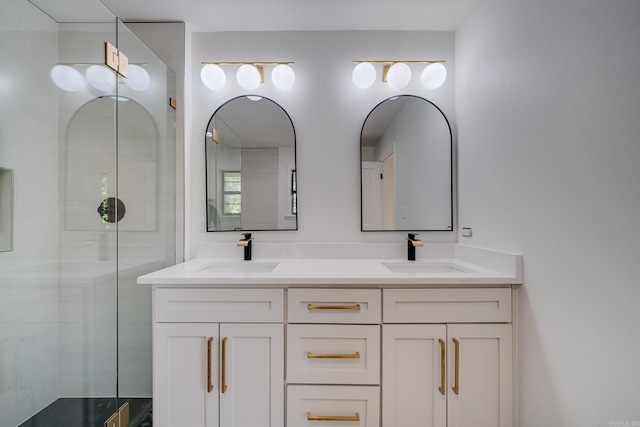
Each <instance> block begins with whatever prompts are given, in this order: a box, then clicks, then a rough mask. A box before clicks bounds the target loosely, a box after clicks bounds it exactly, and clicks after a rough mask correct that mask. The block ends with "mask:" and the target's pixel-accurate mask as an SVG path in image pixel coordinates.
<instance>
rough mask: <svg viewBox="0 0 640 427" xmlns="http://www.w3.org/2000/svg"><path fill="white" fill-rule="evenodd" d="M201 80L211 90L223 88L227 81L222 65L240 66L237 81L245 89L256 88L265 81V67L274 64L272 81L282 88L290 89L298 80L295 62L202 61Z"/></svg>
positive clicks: (237, 71) (278, 87)
mask: <svg viewBox="0 0 640 427" xmlns="http://www.w3.org/2000/svg"><path fill="white" fill-rule="evenodd" d="M201 64H202V66H203V67H202V70H201V71H200V80H202V83H203V84H204V85H205V86H206V87H207V88H209V89H211V90H219V89H222V88H223V87H224V85H225V83H226V81H227V77H226V74H225V72H224V70H223V69H222V67H225V66H231V67H238V68H237V70H236V81H237V82H238V85H240V87H241V88H243V89H244V90H254V89H256V88H257V87H258V86H260V83H264V68H265V67H266V66H274V67H273V70H271V81H272V82H273V85H274V86H275V87H276V88H277V89H280V90H289V89H291V88H292V87H293V85H294V83H295V81H296V74H295V72H294V71H293V69H292V68H291V65H292V64H295V62H237V61H230V62H202V63H201Z"/></svg>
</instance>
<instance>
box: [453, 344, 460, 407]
mask: <svg viewBox="0 0 640 427" xmlns="http://www.w3.org/2000/svg"><path fill="white" fill-rule="evenodd" d="M453 343H454V344H455V345H456V370H455V380H454V385H453V387H452V390H453V392H454V393H455V394H460V341H458V340H457V339H455V338H454V339H453Z"/></svg>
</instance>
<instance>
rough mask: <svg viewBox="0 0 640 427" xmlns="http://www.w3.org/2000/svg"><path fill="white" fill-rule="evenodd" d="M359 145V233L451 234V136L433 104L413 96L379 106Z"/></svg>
mask: <svg viewBox="0 0 640 427" xmlns="http://www.w3.org/2000/svg"><path fill="white" fill-rule="evenodd" d="M360 145H361V195H362V198H361V206H362V216H361V221H362V231H451V230H453V191H452V182H453V181H452V134H451V127H450V126H449V121H448V120H447V118H446V117H445V115H444V113H443V112H442V111H441V110H440V109H439V108H438V107H437V106H436V105H435V104H433V103H432V102H430V101H427V100H426V99H424V98H420V97H417V96H413V95H402V96H397V97H393V98H389V99H387V100H385V101H383V102H381V103H380V104H378V105H377V106H376V107H375V108H374V109H373V110H372V111H371V112H370V113H369V115H368V116H367V118H366V120H365V122H364V125H363V126H362V133H361V138H360Z"/></svg>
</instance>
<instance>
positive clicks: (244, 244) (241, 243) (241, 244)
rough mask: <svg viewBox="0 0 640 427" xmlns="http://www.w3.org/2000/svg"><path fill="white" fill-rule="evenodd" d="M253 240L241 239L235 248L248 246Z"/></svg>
mask: <svg viewBox="0 0 640 427" xmlns="http://www.w3.org/2000/svg"><path fill="white" fill-rule="evenodd" d="M251 240H253V237H252V238H250V239H242V240H238V243H236V246H249V242H250V241H251Z"/></svg>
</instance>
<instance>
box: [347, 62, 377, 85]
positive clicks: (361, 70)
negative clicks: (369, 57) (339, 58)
mask: <svg viewBox="0 0 640 427" xmlns="http://www.w3.org/2000/svg"><path fill="white" fill-rule="evenodd" d="M351 78H352V79H353V84H354V85H356V87H358V88H360V89H367V88H370V87H371V86H372V85H373V83H374V82H375V81H376V68H375V67H374V66H373V64H371V63H369V62H361V63H359V64H358V65H356V66H355V67H354V68H353V73H352V74H351Z"/></svg>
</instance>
